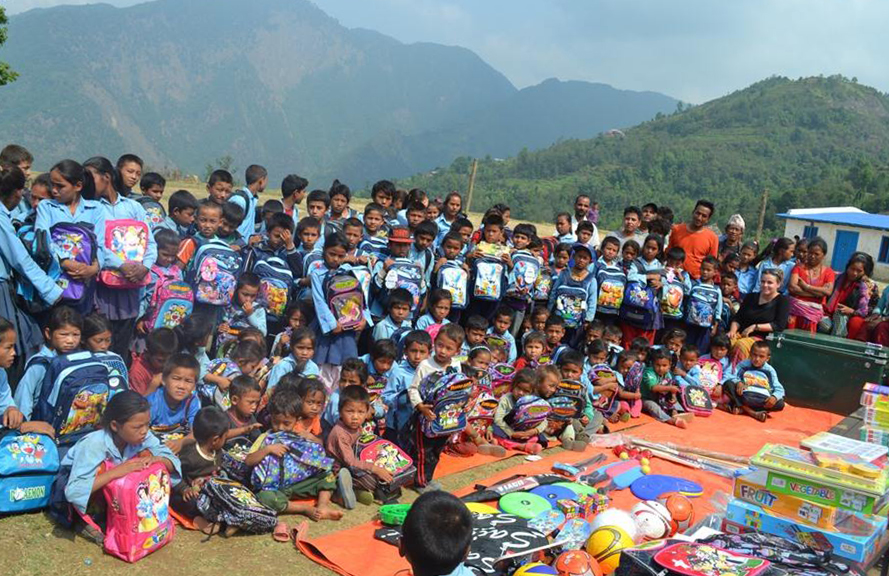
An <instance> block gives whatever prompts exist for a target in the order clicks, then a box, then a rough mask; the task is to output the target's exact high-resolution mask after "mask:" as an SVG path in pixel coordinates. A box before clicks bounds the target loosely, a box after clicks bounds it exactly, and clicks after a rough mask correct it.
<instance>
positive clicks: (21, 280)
mask: <svg viewBox="0 0 889 576" xmlns="http://www.w3.org/2000/svg"><path fill="white" fill-rule="evenodd" d="M18 237H19V240H21V242H22V245H24V247H25V250H27V251H28V255H30V256H31V259H32V260H34V262H35V263H36V264H37V266H39V267H40V269H41V270H43V271H44V272H46V274H47V276H49V277H50V278H51V279H53V280H58V279H59V275H60V274H61V272H62V269H61V267H60V266H59V263H58V261H57V260H56V259H55V257H54V256H53V254H52V251H51V250H50V247H49V245H50V239H49V234H48V233H47V232H46V230H37V228H36V227H35V226H34V225H33V224H24V225H23V226H22V227H21V228H19V229H18ZM12 272H13V276H14V277H15V291H16V296H17V298H16V305H17V306H18V307H19V308H20V309H22V310H24V311H26V312H28V313H29V314H39V313H41V312H46V311H47V310H49V309H50V308H52V305H51V304H50V303H48V302H44V301H43V299H42V298H41V297H40V294H39V293H38V292H37V290H36V289H35V288H34V285H33V284H31V280H30V279H29V278H27V277H26V276H24V275H23V274H21V273H19V271H18V270H16V269H15V268H13V270H12Z"/></svg>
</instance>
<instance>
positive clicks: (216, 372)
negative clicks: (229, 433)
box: [198, 340, 265, 410]
mask: <svg viewBox="0 0 889 576" xmlns="http://www.w3.org/2000/svg"><path fill="white" fill-rule="evenodd" d="M229 356H230V358H218V359H216V360H212V361H211V362H210V365H209V366H207V373H206V374H204V377H203V378H202V379H201V386H200V388H199V390H198V393H199V395H200V397H201V401H202V402H203V403H204V404H205V405H207V406H211V405H214V404H215V405H216V407H218V408H219V409H220V410H228V409H229V408H231V400H230V398H229V393H228V389H229V386H231V383H232V379H234V378H235V377H236V376H240V375H241V374H245V375H247V376H254V375H255V374H256V371H257V369H258V368H259V367H260V365H261V364H262V362H263V360H264V356H265V350H263V349H262V347H261V346H260V345H259V344H257V343H256V342H254V341H252V340H245V341H243V342H238V343H237V344H236V345H235V347H234V349H233V350H232V351H231V353H230V354H229Z"/></svg>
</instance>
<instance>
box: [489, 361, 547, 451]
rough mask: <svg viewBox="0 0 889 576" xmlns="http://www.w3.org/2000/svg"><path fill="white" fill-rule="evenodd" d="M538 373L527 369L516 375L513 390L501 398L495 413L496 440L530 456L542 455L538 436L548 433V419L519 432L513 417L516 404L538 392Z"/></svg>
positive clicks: (505, 446) (508, 447)
mask: <svg viewBox="0 0 889 576" xmlns="http://www.w3.org/2000/svg"><path fill="white" fill-rule="evenodd" d="M537 380H538V379H537V373H536V372H535V371H534V370H531V369H530V368H526V369H524V370H521V371H519V372H517V373H516V375H515V376H514V377H513V379H512V388H511V389H510V391H509V392H507V393H506V394H504V395H503V396H501V397H500V402H499V403H498V404H497V410H496V411H495V412H494V439H495V440H496V441H497V443H498V444H500V445H501V446H503V447H504V448H507V449H511V450H520V451H522V452H527V453H528V454H540V452H541V451H543V446H542V445H541V444H540V442H539V441H538V436H540V435H541V434H543V433H544V432H545V431H546V419H543V420H541V422H540V423H539V424H537V425H536V426H535V427H533V428H531V429H528V430H517V429H516V428H514V427H513V426H515V425H516V422H515V420H514V419H513V417H514V416H515V414H514V409H515V407H516V403H517V402H518V401H519V400H520V399H521V398H523V397H525V396H532V395H534V394H535V393H536V392H537Z"/></svg>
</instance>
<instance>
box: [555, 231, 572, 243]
mask: <svg viewBox="0 0 889 576" xmlns="http://www.w3.org/2000/svg"><path fill="white" fill-rule="evenodd" d="M575 242H577V234H572V233H570V232H569V233H568V234H562V235H561V236H556V243H557V244H574V243H575Z"/></svg>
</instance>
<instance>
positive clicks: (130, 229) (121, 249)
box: [99, 219, 151, 290]
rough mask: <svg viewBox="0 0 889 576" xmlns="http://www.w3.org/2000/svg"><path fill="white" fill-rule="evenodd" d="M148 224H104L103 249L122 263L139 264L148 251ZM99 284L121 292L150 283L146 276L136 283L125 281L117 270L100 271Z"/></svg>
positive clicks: (123, 222)
mask: <svg viewBox="0 0 889 576" xmlns="http://www.w3.org/2000/svg"><path fill="white" fill-rule="evenodd" d="M149 234H151V232H149V230H148V224H146V223H145V222H142V221H141V220H132V219H122V220H107V221H106V222H105V238H104V241H105V249H106V250H108V251H109V252H110V253H112V254H114V255H115V256H117V257H118V258H120V259H121V260H123V261H124V262H136V263H137V264H141V263H142V260H143V259H144V258H145V252H147V251H148V236H149ZM99 282H101V283H102V284H104V285H105V286H108V287H109V288H119V289H122V290H125V289H130V288H141V287H142V286H145V285H147V284H150V283H151V276H150V275H148V274H146V275H145V277H144V278H142V280H141V281H140V282H138V283H133V282H130V281H129V280H127V279H126V278H125V277H124V275H123V274H121V273H120V271H118V270H110V269H109V270H102V271H101V272H100V273H99Z"/></svg>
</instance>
